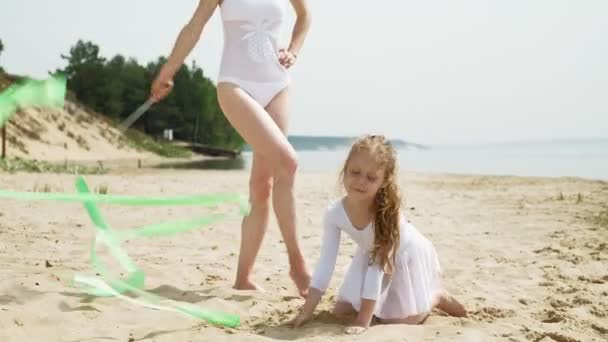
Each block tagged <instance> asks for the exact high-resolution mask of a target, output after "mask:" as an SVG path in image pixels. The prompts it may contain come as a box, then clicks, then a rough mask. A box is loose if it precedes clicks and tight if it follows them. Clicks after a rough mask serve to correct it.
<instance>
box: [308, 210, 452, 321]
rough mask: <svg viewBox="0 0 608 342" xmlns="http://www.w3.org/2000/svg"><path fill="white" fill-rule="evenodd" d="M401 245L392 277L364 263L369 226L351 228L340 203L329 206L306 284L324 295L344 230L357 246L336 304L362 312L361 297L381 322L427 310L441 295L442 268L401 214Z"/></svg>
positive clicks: (368, 248) (368, 247) (428, 244)
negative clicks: (371, 305) (371, 304)
mask: <svg viewBox="0 0 608 342" xmlns="http://www.w3.org/2000/svg"><path fill="white" fill-rule="evenodd" d="M400 229H401V232H400V236H401V239H400V244H399V249H398V253H397V256H396V260H395V269H394V271H393V274H392V275H387V274H385V273H384V272H383V271H382V270H381V268H380V266H379V264H377V263H374V264H371V265H370V264H369V256H370V251H371V248H372V247H373V242H374V229H373V225H372V224H371V223H370V224H369V225H368V226H367V227H365V228H364V229H362V230H359V229H357V228H355V227H354V226H353V224H352V223H351V221H350V219H349V218H348V215H347V214H346V210H345V209H344V205H343V200H342V199H340V200H338V201H336V202H334V203H333V204H331V205H330V206H329V207H328V208H327V211H326V213H325V217H324V232H323V241H322V248H321V256H320V259H319V262H318V264H317V267H316V269H315V272H314V275H313V279H312V284H311V286H312V287H314V288H316V289H319V290H320V291H322V292H325V290H326V289H327V286H328V285H329V282H330V279H331V276H332V273H333V271H334V267H335V265H336V259H337V256H338V247H339V246H340V235H341V232H342V231H344V232H346V234H348V235H349V236H350V237H351V238H352V239H353V240H354V241H355V242H356V243H357V251H356V253H355V255H354V257H353V259H352V261H351V264H350V267H349V269H348V271H347V273H346V275H345V277H344V281H343V283H342V286H341V287H340V290H339V292H338V300H339V301H343V302H348V303H351V304H352V306H353V307H354V308H355V310H357V311H359V310H360V308H361V298H365V299H372V300H376V308H375V311H374V314H375V316H376V317H379V318H381V319H391V318H405V317H409V316H413V315H418V314H422V313H428V312H429V311H430V310H431V309H432V304H433V300H434V299H435V298H436V296H437V295H438V294H439V293H440V292H441V291H442V286H441V277H440V273H441V267H440V264H439V259H438V257H437V253H436V251H435V247H434V246H433V244H432V243H431V241H429V240H428V239H427V238H426V237H424V236H423V235H422V234H421V233H420V232H419V231H418V230H417V229H416V228H415V227H414V226H413V225H412V224H411V223H409V222H407V220H406V219H405V217H404V216H402V217H401V220H400Z"/></svg>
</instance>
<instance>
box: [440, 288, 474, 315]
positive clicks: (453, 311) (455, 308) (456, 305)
mask: <svg viewBox="0 0 608 342" xmlns="http://www.w3.org/2000/svg"><path fill="white" fill-rule="evenodd" d="M437 309H439V310H441V311H443V312H445V313H447V314H448V315H450V316H454V317H467V310H466V309H465V307H464V305H462V304H461V303H460V302H459V301H457V300H456V299H455V298H454V297H452V296H451V295H449V294H448V293H444V294H442V295H441V296H439V300H438V303H437Z"/></svg>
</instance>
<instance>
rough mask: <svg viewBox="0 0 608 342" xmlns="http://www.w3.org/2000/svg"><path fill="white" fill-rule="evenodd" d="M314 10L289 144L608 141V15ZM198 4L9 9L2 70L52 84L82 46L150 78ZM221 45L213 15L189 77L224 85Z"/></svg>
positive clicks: (355, 2) (576, 6) (107, 2)
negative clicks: (376, 138)
mask: <svg viewBox="0 0 608 342" xmlns="http://www.w3.org/2000/svg"><path fill="white" fill-rule="evenodd" d="M226 1H231V0H226ZM285 1H288V0H285ZM307 1H308V4H309V7H310V9H311V13H312V18H313V21H312V26H311V30H310V31H309V34H308V36H307V38H306V42H305V45H304V48H303V49H302V51H301V52H300V54H299V58H298V62H297V64H296V65H295V66H294V67H293V69H292V70H291V75H292V80H293V85H292V94H293V98H292V110H291V114H290V115H291V122H290V134H297V135H315V136H354V135H360V134H365V133H377V134H385V135H387V136H389V137H391V138H395V139H403V140H406V141H412V142H416V143H422V144H469V143H491V142H504V141H521V140H526V141H528V140H545V139H562V138H583V139H584V138H607V137H608V20H607V19H606V18H608V1H605V0H576V1H575V0H509V1H506V0H503V1H497V0H493V1H489V0H443V1H439V0H435V1H432V0H425V1H410V0H399V1H396V0H384V1H368V0H365V1H364V0H331V1H320V0H307ZM197 3H198V1H196V0H181V1H161V0H126V1H125V0H122V1H119V0H104V1H82V0H53V1H41V0H37V1H35V0H19V1H17V0H7V1H6V3H5V4H4V5H3V6H2V10H1V11H0V39H1V40H2V42H3V43H4V46H5V51H4V52H3V53H2V55H1V56H0V65H1V66H2V67H3V68H4V69H5V70H7V71H9V72H11V73H15V74H22V75H30V76H32V77H37V78H44V77H46V75H47V74H48V71H53V70H55V69H57V68H61V67H63V66H65V62H64V61H63V60H62V59H61V58H60V55H61V54H67V53H68V52H69V49H70V47H71V46H73V45H74V44H75V43H76V42H77V41H78V39H84V40H90V41H92V42H94V43H95V44H97V45H99V46H100V50H101V54H102V56H104V57H107V58H110V57H112V56H114V55H116V54H122V55H125V56H129V57H134V58H136V59H137V60H138V61H139V62H140V63H142V64H144V63H147V62H149V61H152V60H155V59H156V58H157V57H158V56H160V55H167V54H168V53H169V52H170V50H171V48H172V46H173V43H174V40H175V38H176V36H177V34H178V32H179V30H180V29H181V28H182V27H183V25H184V24H185V23H186V22H187V21H188V19H189V18H190V16H191V15H192V12H193V10H194V8H195V7H196V5H197ZM371 4H373V5H371ZM294 18H295V15H294V13H293V12H292V13H290V17H289V19H290V20H289V21H288V25H287V26H286V28H285V35H284V37H285V44H287V43H288V39H289V37H290V33H291V28H292V25H293V21H294ZM222 44H223V36H222V27H221V20H220V17H219V12H218V11H216V13H215V14H214V16H213V17H212V18H211V20H210V21H209V22H208V24H207V25H206V27H205V30H204V33H203V36H202V38H201V40H200V42H199V43H198V44H197V46H196V47H195V49H194V50H193V52H192V53H191V55H190V56H189V58H188V59H187V63H191V62H192V60H196V63H197V64H198V65H199V66H201V67H202V68H203V70H204V72H205V74H206V76H207V77H209V78H210V79H212V80H214V81H215V80H216V79H217V72H218V69H219V63H220V58H221V52H222V51H221V49H222Z"/></svg>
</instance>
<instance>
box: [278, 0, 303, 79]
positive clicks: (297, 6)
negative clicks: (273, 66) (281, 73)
mask: <svg viewBox="0 0 608 342" xmlns="http://www.w3.org/2000/svg"><path fill="white" fill-rule="evenodd" d="M291 5H292V6H293V8H294V10H295V12H296V22H295V24H294V26H293V32H292V33H291V42H290V43H289V47H288V48H287V50H283V51H281V55H280V58H279V62H280V63H281V64H282V65H283V66H285V67H286V68H289V67H290V66H291V65H293V63H295V61H296V58H297V56H298V54H299V53H300V50H301V49H302V45H304V40H305V39H306V35H307V34H308V30H309V29H310V22H311V16H310V11H309V9H308V4H307V2H306V0H291Z"/></svg>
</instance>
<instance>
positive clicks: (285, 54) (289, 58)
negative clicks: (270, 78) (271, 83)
mask: <svg viewBox="0 0 608 342" xmlns="http://www.w3.org/2000/svg"><path fill="white" fill-rule="evenodd" d="M297 59H298V56H296V55H295V54H294V53H292V52H291V51H289V50H287V49H280V50H279V63H281V65H282V66H283V67H284V68H286V69H289V68H291V66H292V65H294V63H295V62H296V60H297Z"/></svg>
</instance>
